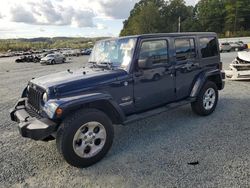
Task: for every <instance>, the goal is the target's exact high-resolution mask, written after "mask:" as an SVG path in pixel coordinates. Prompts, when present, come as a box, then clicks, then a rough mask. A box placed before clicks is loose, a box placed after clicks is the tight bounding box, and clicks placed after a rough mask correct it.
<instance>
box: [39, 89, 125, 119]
mask: <svg viewBox="0 0 250 188" xmlns="http://www.w3.org/2000/svg"><path fill="white" fill-rule="evenodd" d="M107 105H108V106H107ZM49 106H56V108H53V110H52V111H54V112H52V111H51V110H50V109H49V108H48V107H49ZM84 107H90V108H91V107H93V108H97V109H100V110H102V111H103V112H104V113H106V114H107V115H109V110H111V111H112V113H110V115H112V116H113V115H114V117H109V118H110V119H111V120H112V122H113V123H117V124H120V123H122V122H123V121H124V120H125V115H124V113H123V111H122V109H121V108H120V107H119V105H118V104H117V103H116V102H115V101H114V100H113V99H112V97H111V95H109V94H105V93H91V94H84V95H79V96H73V97H65V98H60V99H52V100H49V101H48V102H47V103H46V104H45V107H44V109H45V112H47V114H48V112H49V113H53V114H51V115H50V117H51V118H52V119H58V117H56V115H55V110H56V109H57V108H61V109H62V111H63V113H62V115H61V116H60V117H59V119H64V118H65V117H66V116H67V115H68V114H69V113H72V112H73V111H76V110H78V109H80V108H84ZM106 107H108V109H106Z"/></svg>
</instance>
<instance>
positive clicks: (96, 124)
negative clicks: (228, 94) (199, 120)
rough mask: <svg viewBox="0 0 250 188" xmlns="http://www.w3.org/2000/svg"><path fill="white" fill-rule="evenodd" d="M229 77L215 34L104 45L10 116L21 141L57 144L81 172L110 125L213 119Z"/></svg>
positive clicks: (106, 142) (25, 98)
mask: <svg viewBox="0 0 250 188" xmlns="http://www.w3.org/2000/svg"><path fill="white" fill-rule="evenodd" d="M224 77H225V75H224V73H223V72H222V63H221V62H220V54H219V46H218V39H217V36H216V34H215V33H171V34H147V35H138V36H129V37H123V38H115V39H108V40H103V41H99V42H97V43H96V44H95V47H94V48H93V51H92V54H91V56H90V58H89V62H88V65H87V66H86V67H84V68H83V69H80V70H76V71H72V70H68V71H65V72H60V73H57V74H53V75H48V76H43V77H40V78H36V79H33V80H31V81H29V83H28V85H27V87H26V88H25V89H24V91H23V94H22V98H21V99H20V100H19V101H18V102H17V104H16V105H15V107H14V108H13V109H11V112H10V116H11V119H12V120H13V121H16V122H18V123H19V126H18V127H19V130H20V133H21V135H22V136H23V137H28V138H31V139H34V140H44V141H48V140H51V139H55V138H56V143H57V147H58V150H59V152H60V153H61V154H62V155H63V157H64V158H65V160H66V161H67V162H68V163H69V164H71V165H73V166H76V167H87V166H90V165H92V164H94V163H96V162H97V161H99V160H101V159H102V158H103V157H104V156H105V154H106V153H107V152H108V150H109V149H110V147H111V145H112V141H113V136H114V131H113V126H112V125H113V124H127V123H129V122H132V121H135V120H138V119H142V118H145V117H149V116H151V115H154V114H158V113H161V112H163V111H166V110H167V109H170V108H173V107H176V106H179V105H184V104H188V103H191V107H192V109H193V111H194V112H195V113H197V114H199V115H202V116H206V115H209V114H211V113H212V112H213V111H214V109H215V107H216V104H217V101H218V90H221V89H223V87H224V81H223V79H224Z"/></svg>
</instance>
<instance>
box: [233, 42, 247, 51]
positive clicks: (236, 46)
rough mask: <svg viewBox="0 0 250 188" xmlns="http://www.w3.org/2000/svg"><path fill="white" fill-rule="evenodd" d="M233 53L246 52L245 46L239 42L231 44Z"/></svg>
mask: <svg viewBox="0 0 250 188" xmlns="http://www.w3.org/2000/svg"><path fill="white" fill-rule="evenodd" d="M229 44H230V46H231V50H232V51H242V50H245V47H244V44H243V43H239V42H229Z"/></svg>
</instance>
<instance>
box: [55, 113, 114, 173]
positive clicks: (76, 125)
mask: <svg viewBox="0 0 250 188" xmlns="http://www.w3.org/2000/svg"><path fill="white" fill-rule="evenodd" d="M60 126H61V127H60V128H59V130H58V132H57V138H56V143H57V148H58V150H59V152H60V153H61V154H62V156H63V157H64V159H65V160H66V161H67V162H68V163H69V164H71V165H73V166H75V167H79V168H83V167H88V166H90V165H92V164H94V163H96V162H98V161H100V160H101V159H102V158H103V157H104V156H105V155H106V154H107V152H108V151H109V149H110V147H111V145H112V142H113V137H114V130H113V126H112V123H111V121H110V119H109V118H108V117H107V116H106V114H104V113H103V112H101V111H99V110H96V109H84V110H79V111H77V112H75V113H74V114H72V115H71V116H69V117H68V118H66V119H65V120H64V121H63V123H62V124H61V125H60Z"/></svg>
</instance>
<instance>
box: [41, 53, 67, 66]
mask: <svg viewBox="0 0 250 188" xmlns="http://www.w3.org/2000/svg"><path fill="white" fill-rule="evenodd" d="M65 61H66V58H65V56H64V55H62V54H59V53H56V54H48V55H46V56H45V57H43V58H42V59H41V60H40V63H41V64H46V65H53V64H56V63H64V62H65Z"/></svg>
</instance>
